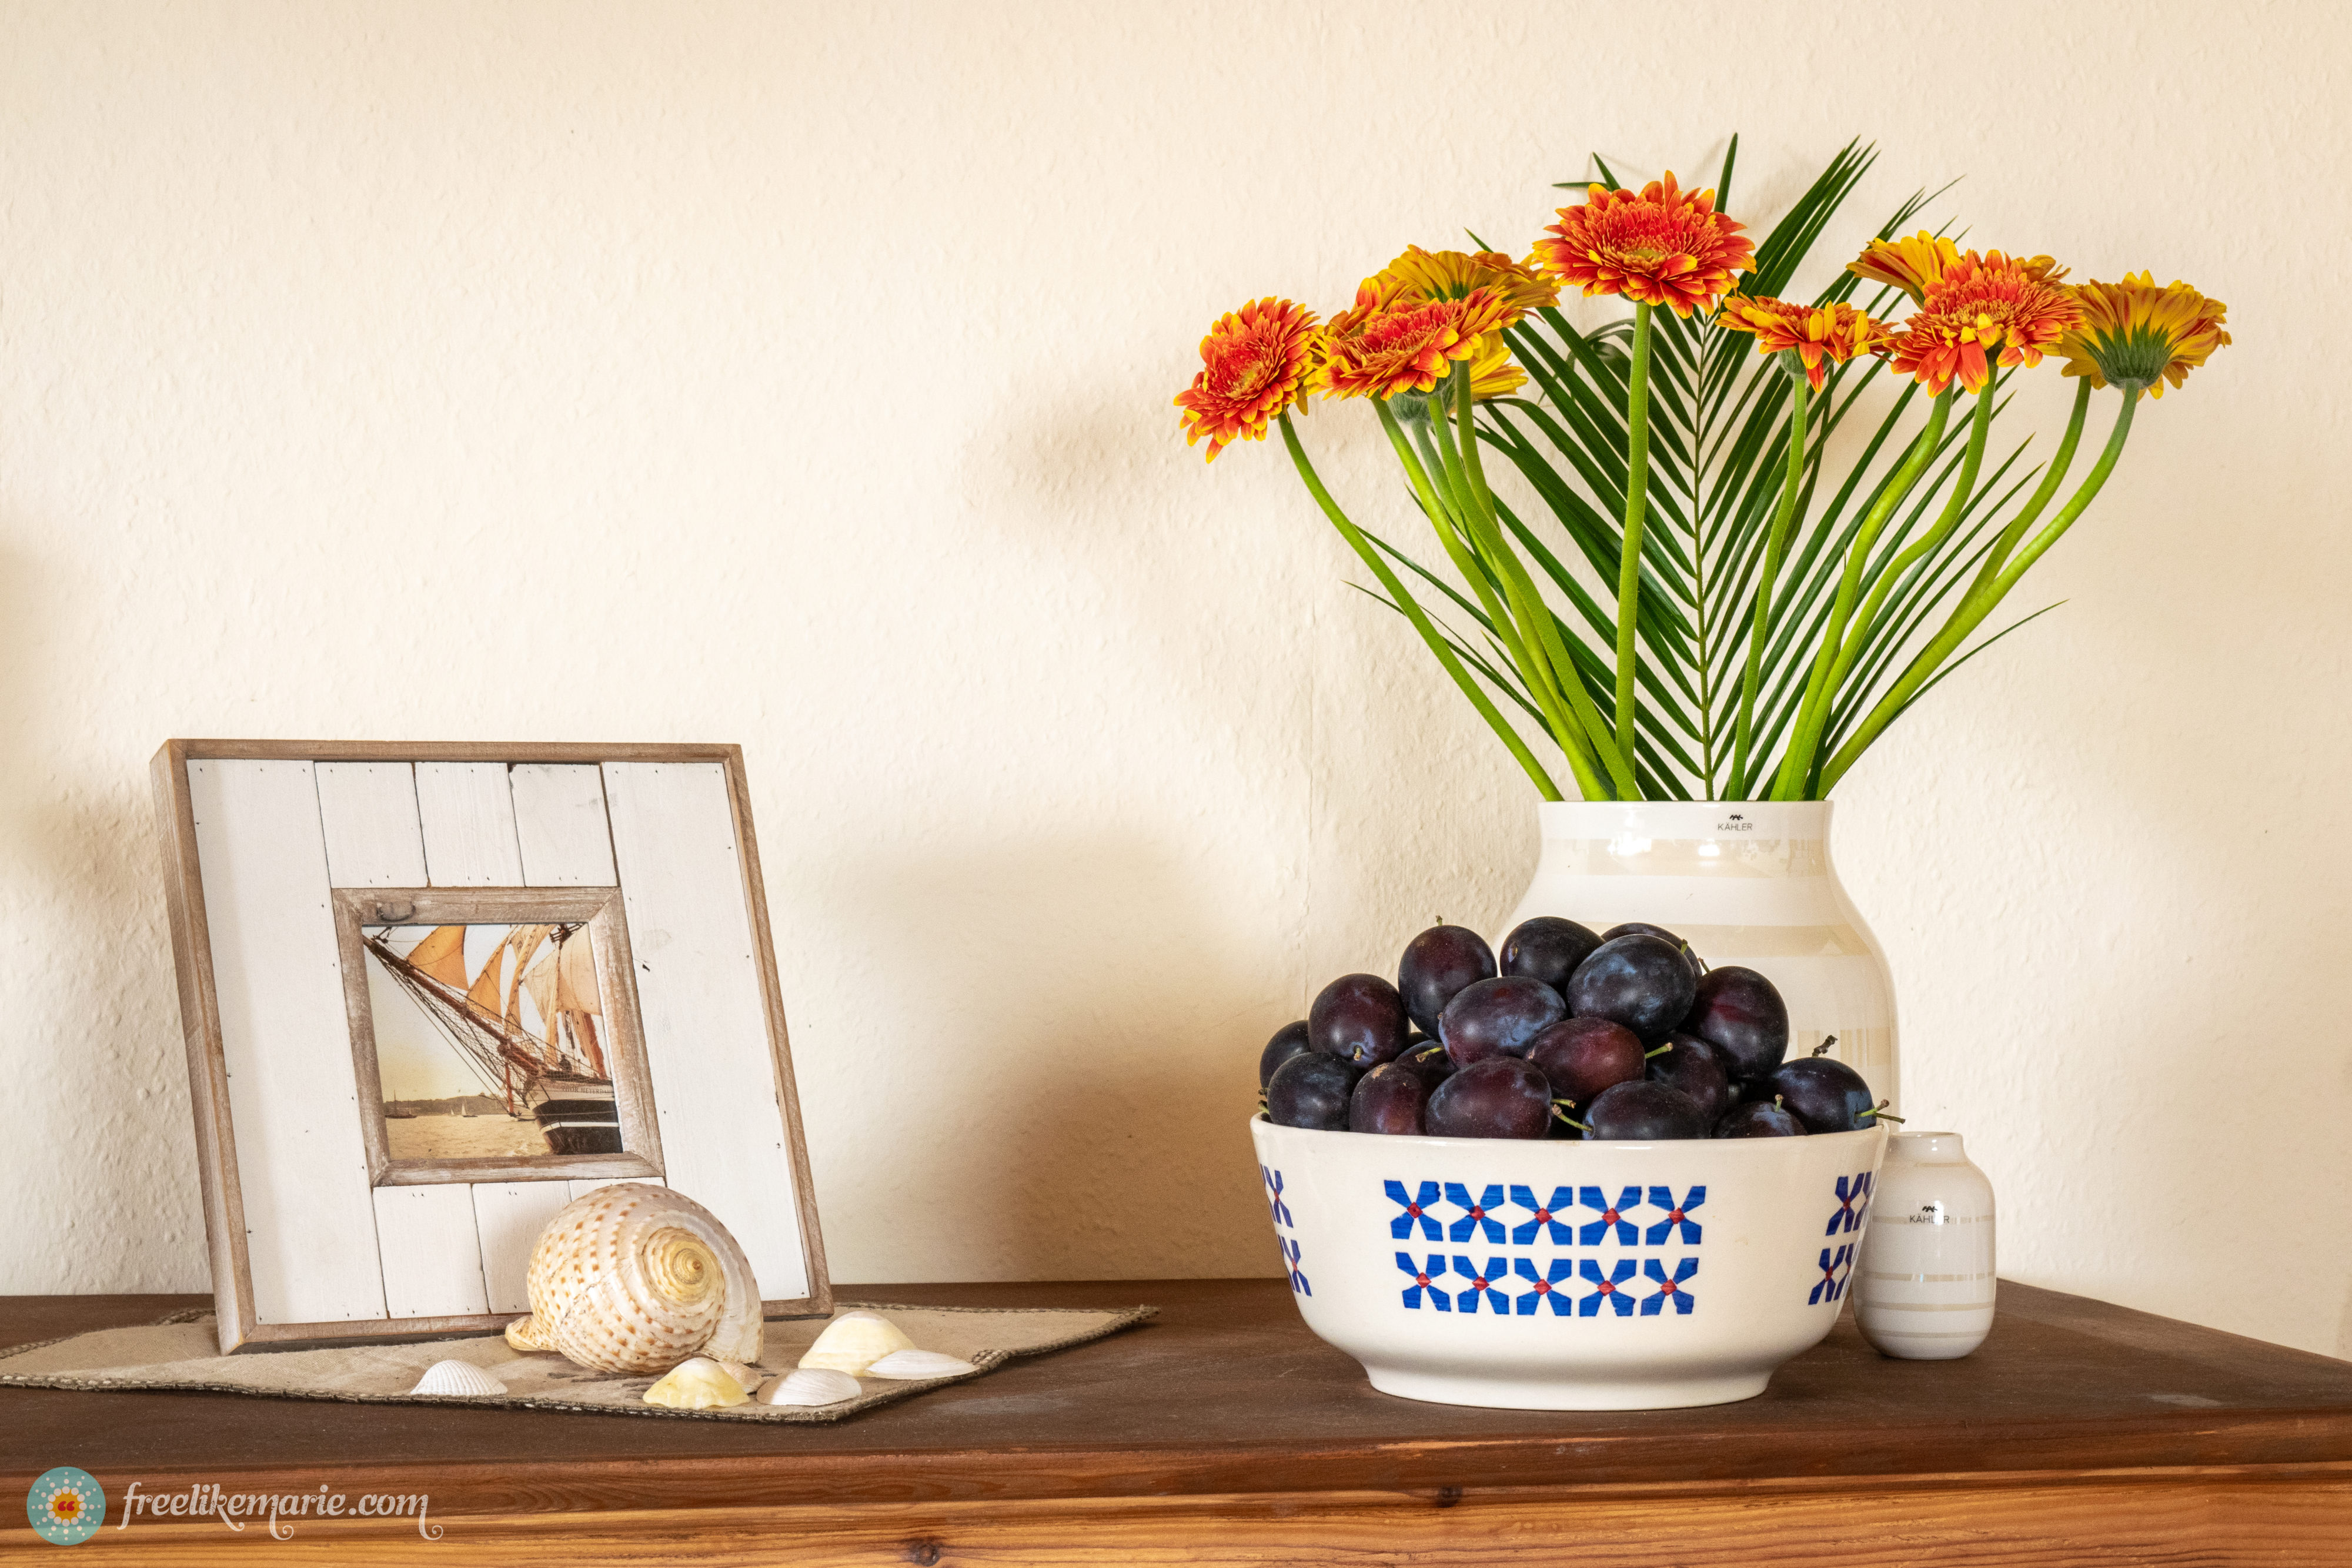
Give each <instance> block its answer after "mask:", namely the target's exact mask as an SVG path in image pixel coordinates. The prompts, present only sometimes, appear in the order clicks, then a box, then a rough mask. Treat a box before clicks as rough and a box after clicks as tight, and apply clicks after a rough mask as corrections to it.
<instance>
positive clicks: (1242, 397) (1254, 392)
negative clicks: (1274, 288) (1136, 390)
mask: <svg viewBox="0 0 2352 1568" xmlns="http://www.w3.org/2000/svg"><path fill="white" fill-rule="evenodd" d="M1321 344H1322V340H1321V337H1320V335H1319V334H1318V333H1317V331H1316V330H1315V313H1314V312H1313V311H1311V310H1309V309H1307V308H1306V307H1305V306H1303V305H1296V304H1293V303H1292V302H1291V301H1289V300H1287V299H1276V298H1273V297H1272V296H1268V297H1267V298H1264V299H1253V300H1251V301H1250V302H1249V303H1248V304H1246V305H1244V306H1243V307H1242V308H1240V309H1239V310H1235V311H1232V312H1229V313H1228V314H1226V315H1224V316H1221V317H1219V318H1218V319H1217V323H1216V325H1215V326H1213V327H1211V328H1210V329H1209V335H1208V336H1207V337H1205V338H1203V339H1202V340H1201V367H1202V368H1201V373H1200V374H1199V375H1196V376H1194V377H1193V378H1192V385H1191V386H1189V387H1187V388H1185V389H1184V390H1183V391H1182V392H1178V393H1177V394H1176V406H1177V407H1179V408H1181V409H1182V410H1183V411H1184V413H1183V415H1182V423H1183V426H1184V444H1185V445H1187V446H1192V445H1195V444H1198V443H1199V442H1200V440H1201V438H1202V436H1204V435H1205V436H1207V437H1208V438H1209V461H1210V462H1212V463H1214V462H1215V461H1216V460H1217V454H1218V453H1220V452H1223V450H1224V449H1225V448H1226V447H1227V446H1229V445H1231V444H1233V443H1234V442H1235V441H1240V440H1247V441H1263V440H1265V427H1266V424H1267V423H1268V422H1270V421H1272V420H1273V419H1275V418H1276V416H1278V415H1279V414H1281V413H1283V412H1284V411H1285V410H1286V409H1288V408H1289V407H1291V406H1292V405H1293V404H1294V403H1296V404H1304V403H1305V402H1306V401H1307V388H1308V386H1309V384H1310V383H1311V382H1312V381H1313V380H1314V376H1315V371H1316V369H1317V365H1318V361H1320V359H1321V357H1322V353H1321Z"/></svg>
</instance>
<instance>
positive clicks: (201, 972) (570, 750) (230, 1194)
mask: <svg viewBox="0 0 2352 1568" xmlns="http://www.w3.org/2000/svg"><path fill="white" fill-rule="evenodd" d="M213 759H222V760H261V761H282V762H408V763H415V762H504V763H521V762H552V763H561V762H574V763H605V762H716V763H718V764H719V765H720V766H721V768H723V769H724V771H725V775H726V779H727V799H728V806H729V809H730V811H731V812H732V814H733V818H734V828H735V833H736V840H735V841H736V843H737V845H738V847H739V852H740V853H739V861H740V868H741V872H742V877H743V898H744V904H745V907H746V910H747V912H748V914H749V915H750V919H751V935H752V939H753V942H754V944H755V949H754V956H755V957H756V959H757V964H756V967H757V969H758V971H759V975H760V985H761V1000H762V1002H763V1003H764V1007H765V1012H766V1015H767V1020H768V1051H769V1057H770V1060H771V1061H772V1065H773V1068H774V1071H775V1087H776V1100H777V1103H778V1105H779V1106H780V1107H781V1108H782V1112H783V1118H784V1134H785V1139H786V1144H787V1147H788V1149H789V1151H790V1155H791V1161H792V1169H793V1188H794V1196H795V1197H796V1198H797V1200H798V1205H797V1210H796V1214H797V1218H798V1221H799V1227H800V1241H801V1255H802V1257H803V1260H805V1261H806V1264H807V1268H808V1283H809V1293H808V1294H807V1295H806V1296H803V1297H799V1298H795V1299H791V1300H772V1301H763V1302H762V1303H761V1305H762V1307H763V1309H764V1310H765V1313H766V1315H767V1316H768V1317H771V1318H790V1317H825V1316H829V1315H831V1313H832V1312H833V1285H832V1281H831V1280H830V1277H829V1276H828V1274H827V1272H826V1270H825V1257H824V1232H823V1230H822V1229H821V1228H819V1226H818V1223H817V1211H816V1188H815V1183H814V1179H813V1177H812V1176H811V1174H810V1170H809V1158H808V1140H807V1137H806V1136H805V1134H803V1130H802V1123H801V1107H800V1092H799V1089H798V1087H797V1085H796V1084H795V1082H794V1081H793V1060H792V1049H791V1040H790V1038H789V1036H788V1035H787V1033H786V1030H785V1026H784V1008H783V993H782V986H781V984H780V983H779V982H778V980H777V977H776V949H775V942H774V938H773V936H772V934H771V933H770V931H769V928H768V895H767V884H766V883H765V880H764V879H763V878H762V877H761V873H760V847H759V839H758V836H757V835H756V834H755V833H754V832H753V831H752V827H751V791H750V787H749V786H748V784H747V783H746V782H745V779H744V774H743V748H742V747H740V746H735V745H731V744H708V743H702V744H696V743H688V744H646V743H641V742H621V743H614V744H598V743H593V742H581V741H543V742H514V741H500V742H471V741H376V740H215V739H173V740H167V741H165V742H164V743H163V745H162V746H161V747H157V748H156V751H155V755H154V757H153V758H152V760H151V761H150V763H149V779H150V782H151V785H152V789H153V790H154V798H155V814H156V821H157V824H158V827H159V829H160V830H161V841H162V849H163V873H164V874H163V896H164V906H165V911H166V914H167V915H168V916H169V918H170V922H171V928H172V956H173V972H174V974H175V976H176V977H177V979H178V986H179V993H180V1030H181V1040H182V1044H183V1046H184V1048H185V1051H186V1053H187V1059H188V1084H189V1092H190V1098H191V1101H192V1102H193V1108H194V1119H195V1134H196V1165H197V1171H198V1176H199V1178H200V1180H201V1183H202V1186H203V1194H204V1208H205V1255H206V1257H207V1258H208V1260H210V1262H211V1265H212V1275H213V1294H214V1300H215V1310H216V1312H217V1315H218V1320H219V1324H220V1338H221V1344H222V1346H223V1348H224V1349H226V1350H239V1349H263V1348H273V1347H274V1348H280V1349H296V1348H315V1347H318V1346H320V1345H323V1344H330V1343H364V1342H370V1341H382V1340H388V1339H425V1338H432V1337H435V1336H437V1335H443V1334H451V1333H467V1332H472V1331H475V1330H478V1329H481V1328H485V1327H497V1326H498V1325H499V1324H501V1323H504V1322H508V1321H509V1319H511V1318H512V1317H513V1316H514V1315H515V1314H513V1313H511V1312H501V1313H493V1314H489V1315H488V1316H471V1315H468V1316H465V1317H450V1318H408V1319H399V1320H393V1319H386V1320H383V1322H381V1323H377V1324H363V1323H352V1322H319V1323H263V1322H257V1321H256V1314H255V1308H254V1301H253V1275H252V1270H251V1265H250V1262H249V1260H248V1259H247V1252H246V1243H245V1198H244V1194H243V1192H242V1190H241V1188H240V1187H239V1185H238V1181H237V1172H236V1129H235V1127H234V1126H232V1125H231V1123H230V1118H229V1098H228V1067H227V1061H226V1055H225V1053H224V1051H223V1048H222V1040H221V1020H220V998H219V994H218V988H217V987H216V985H215V979H214V976H213V963H212V937H211V932H210V929H209V927H208V925H207V924H206V920H205V894H204V868H203V866H202V864H201V863H200V862H199V860H198V857H197V853H196V821H195V808H194V799H193V797H192V796H191V794H190V792H189V789H188V771H187V765H188V763H189V762H190V761H192V760H194V761H205V760H213ZM549 891H550V892H554V891H557V890H554V889H550V890H549ZM394 1322H397V1324H398V1327H396V1328H395V1327H394V1326H392V1325H393V1324H394Z"/></svg>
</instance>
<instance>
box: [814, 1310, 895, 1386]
mask: <svg viewBox="0 0 2352 1568" xmlns="http://www.w3.org/2000/svg"><path fill="white" fill-rule="evenodd" d="M914 1348H915V1342H914V1341H913V1340H910V1339H908V1337H907V1336H906V1335H905V1334H904V1333H901V1332H900V1331H899V1328H898V1324H897V1323H894V1322H891V1321H890V1320H889V1319H888V1318H886V1317H884V1316H883V1315H882V1314H881V1313H879V1312H844V1313H842V1314H841V1316H839V1317H837V1318H835V1319H834V1320H833V1322H829V1323H827V1324H825V1325H824V1333H821V1334H819V1335H817V1336H816V1343H814V1344H813V1345H811V1346H809V1347H808V1354H806V1355H803V1356H802V1357H801V1360H800V1364H801V1365H803V1366H820V1367H824V1368H826V1369H828V1370H830V1371H834V1372H846V1373H850V1374H852V1375H855V1374H856V1373H860V1372H863V1371H865V1370H866V1368H867V1367H869V1366H871V1365H873V1364H875V1363H876V1362H877V1361H879V1360H881V1359H882V1358H883V1357H884V1356H886V1355H888V1354H890V1353H891V1352H892V1351H898V1350H912V1349H914Z"/></svg>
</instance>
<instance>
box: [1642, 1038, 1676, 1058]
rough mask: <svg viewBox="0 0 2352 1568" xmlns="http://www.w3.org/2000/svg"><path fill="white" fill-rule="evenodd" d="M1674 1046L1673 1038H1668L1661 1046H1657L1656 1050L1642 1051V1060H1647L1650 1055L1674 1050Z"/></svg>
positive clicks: (1660, 1054) (1661, 1054)
mask: <svg viewBox="0 0 2352 1568" xmlns="http://www.w3.org/2000/svg"><path fill="white" fill-rule="evenodd" d="M1674 1048H1675V1042H1674V1041H1673V1040H1668V1041H1666V1043H1665V1044H1664V1045H1662V1046H1660V1047H1658V1048H1657V1050H1655V1051H1643V1053H1642V1060H1643V1061H1649V1060H1650V1058H1652V1057H1654V1056H1664V1055H1665V1053H1666V1052H1668V1051H1672V1050H1674Z"/></svg>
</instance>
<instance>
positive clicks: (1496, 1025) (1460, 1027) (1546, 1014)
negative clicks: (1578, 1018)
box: [1437, 975, 1568, 1067]
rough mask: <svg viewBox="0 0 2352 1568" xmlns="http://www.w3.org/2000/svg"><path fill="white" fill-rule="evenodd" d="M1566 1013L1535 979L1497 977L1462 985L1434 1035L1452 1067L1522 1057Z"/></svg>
mask: <svg viewBox="0 0 2352 1568" xmlns="http://www.w3.org/2000/svg"><path fill="white" fill-rule="evenodd" d="M1567 1016H1568V1004H1567V1003H1565V1002H1563V1001H1561V1000H1560V998H1559V992H1558V991H1555V990H1553V989H1552V988H1550V987H1549V986H1547V985H1545V984H1544V983H1543V982H1542V981H1541V980H1530V979H1528V977H1526V976H1525V975H1498V976H1496V977H1495V978H1493V979H1491V980H1480V981H1478V982H1477V983H1476V984H1475V985H1469V986H1465V987H1463V988H1462V989H1461V991H1460V992H1459V993H1458V994H1457V995H1456V996H1455V997H1454V999H1453V1000H1452V1001H1450V1002H1448V1003H1446V1004H1445V1012H1444V1017H1442V1018H1441V1019H1439V1020H1438V1030H1437V1038H1438V1039H1440V1040H1444V1042H1445V1054H1446V1055H1448V1056H1450V1057H1452V1058H1453V1059H1454V1065H1455V1066H1456V1067H1469V1066H1472V1065H1474V1064H1475V1063H1477V1062H1481V1061H1486V1060H1487V1059H1488V1058H1489V1057H1495V1056H1525V1055H1526V1054H1527V1051H1528V1046H1529V1045H1530V1044H1532V1043H1533V1042H1534V1040H1535V1037H1536V1035H1537V1034H1538V1032H1540V1031H1541V1030H1545V1029H1548V1028H1549V1027H1550V1026H1551V1025H1553V1024H1556V1023H1558V1022H1559V1020H1560V1019H1564V1018H1566V1017H1567Z"/></svg>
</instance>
